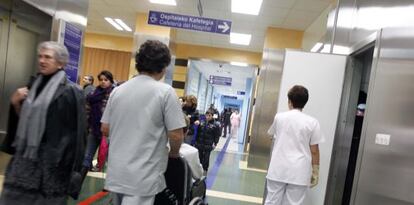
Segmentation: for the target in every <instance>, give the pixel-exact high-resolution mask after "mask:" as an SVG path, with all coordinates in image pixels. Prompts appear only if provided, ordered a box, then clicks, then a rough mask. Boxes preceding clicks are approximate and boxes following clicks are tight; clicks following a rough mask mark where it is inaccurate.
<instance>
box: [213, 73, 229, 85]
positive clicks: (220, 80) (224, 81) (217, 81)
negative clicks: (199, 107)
mask: <svg viewBox="0 0 414 205" xmlns="http://www.w3.org/2000/svg"><path fill="white" fill-rule="evenodd" d="M231 81H232V79H231V78H228V77H222V76H216V75H210V78H209V82H210V84H214V85H225V86H231Z"/></svg>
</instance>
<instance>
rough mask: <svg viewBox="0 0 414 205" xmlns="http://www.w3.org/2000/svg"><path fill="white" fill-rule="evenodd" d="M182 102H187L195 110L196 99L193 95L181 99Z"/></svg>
mask: <svg viewBox="0 0 414 205" xmlns="http://www.w3.org/2000/svg"><path fill="white" fill-rule="evenodd" d="M183 99H184V102H186V101H189V102H191V104H192V105H193V108H197V98H196V96H194V95H187V96H184V97H183Z"/></svg>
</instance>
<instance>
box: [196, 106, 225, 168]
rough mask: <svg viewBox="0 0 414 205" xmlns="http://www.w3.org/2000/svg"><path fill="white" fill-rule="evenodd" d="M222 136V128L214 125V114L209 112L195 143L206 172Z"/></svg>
mask: <svg viewBox="0 0 414 205" xmlns="http://www.w3.org/2000/svg"><path fill="white" fill-rule="evenodd" d="M220 135H221V133H220V126H218V125H217V124H216V123H214V119H213V113H211V112H210V111H207V112H206V121H205V122H201V124H200V126H199V128H198V132H197V136H196V142H195V147H196V148H197V149H198V153H199V157H200V162H201V164H202V165H203V169H204V171H205V172H207V170H208V165H209V160H210V153H211V151H212V150H213V149H214V148H215V147H216V145H217V143H218V141H219V138H220Z"/></svg>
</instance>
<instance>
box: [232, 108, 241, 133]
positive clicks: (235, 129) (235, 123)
mask: <svg viewBox="0 0 414 205" xmlns="http://www.w3.org/2000/svg"><path fill="white" fill-rule="evenodd" d="M230 121H231V137H233V138H234V137H237V135H238V133H239V127H240V114H239V111H238V110H235V111H234V112H233V113H232V114H231V116H230Z"/></svg>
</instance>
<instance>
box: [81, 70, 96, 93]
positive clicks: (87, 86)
mask: <svg viewBox="0 0 414 205" xmlns="http://www.w3.org/2000/svg"><path fill="white" fill-rule="evenodd" d="M94 80H95V79H94V78H93V76H91V75H85V76H84V77H83V83H84V85H83V94H84V96H85V97H86V96H88V95H89V94H91V93H92V92H93V91H94V90H95V86H93V82H94Z"/></svg>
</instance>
